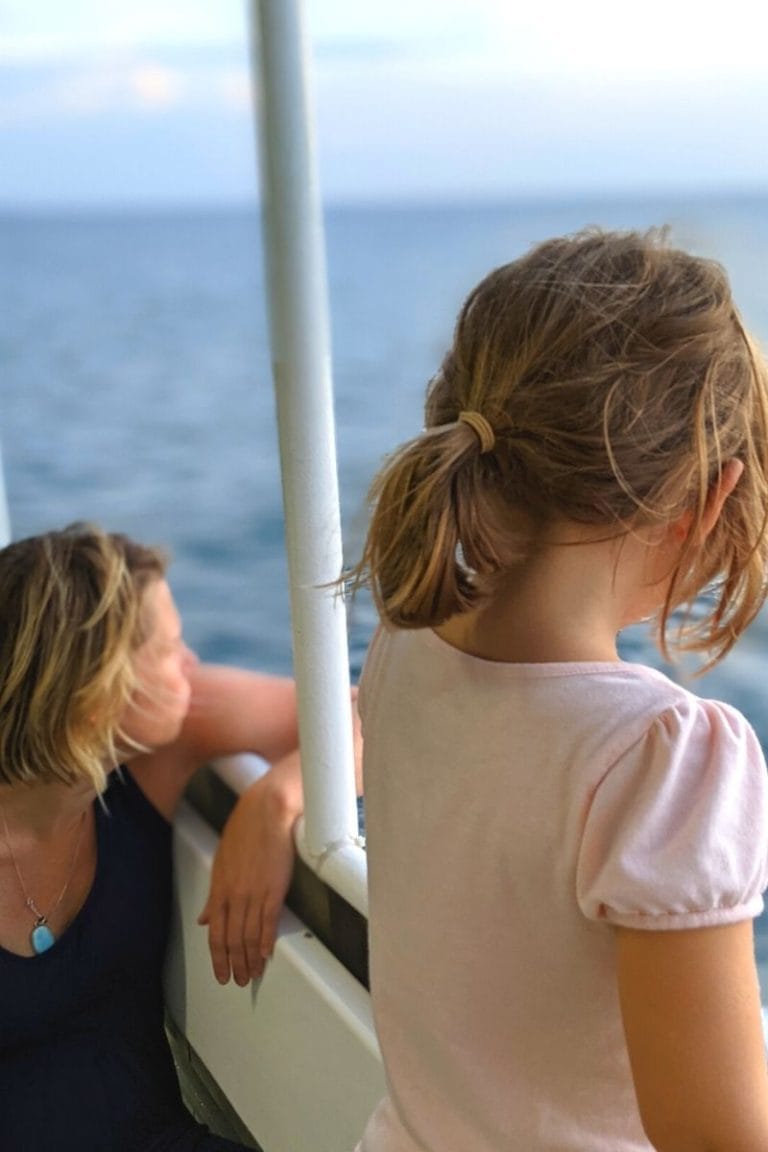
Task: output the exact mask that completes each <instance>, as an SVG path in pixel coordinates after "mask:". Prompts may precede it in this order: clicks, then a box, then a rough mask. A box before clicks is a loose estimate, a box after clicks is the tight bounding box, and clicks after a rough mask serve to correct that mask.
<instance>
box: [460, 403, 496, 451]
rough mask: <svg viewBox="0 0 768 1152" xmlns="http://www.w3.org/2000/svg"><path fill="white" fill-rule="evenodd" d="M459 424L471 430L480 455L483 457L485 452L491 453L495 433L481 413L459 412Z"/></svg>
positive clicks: (494, 442)
mask: <svg viewBox="0 0 768 1152" xmlns="http://www.w3.org/2000/svg"><path fill="white" fill-rule="evenodd" d="M458 422H459V424H466V425H467V426H468V427H470V428H471V429H472V431H473V432H474V433H475V435H476V436H477V438H478V440H479V441H480V455H481V456H484V455H485V454H486V452H492V451H493V449H494V445H495V444H496V433H495V432H494V430H493V428H492V427H491V425H490V424H489V423H488V421H487V420H486V418H485V416H483V414H482V412H472V411H469V410H468V411H465V412H459V418H458Z"/></svg>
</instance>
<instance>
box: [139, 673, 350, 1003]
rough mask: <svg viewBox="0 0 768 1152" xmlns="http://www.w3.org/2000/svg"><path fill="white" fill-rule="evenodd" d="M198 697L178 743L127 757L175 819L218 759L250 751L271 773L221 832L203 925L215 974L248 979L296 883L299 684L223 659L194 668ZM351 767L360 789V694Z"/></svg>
mask: <svg viewBox="0 0 768 1152" xmlns="http://www.w3.org/2000/svg"><path fill="white" fill-rule="evenodd" d="M189 675H190V681H191V683H192V702H191V705H190V710H189V713H188V716H187V718H186V720H185V722H184V725H183V728H182V731H181V733H180V735H179V737H178V739H177V740H176V741H174V743H173V744H170V745H168V746H167V747H165V748H161V749H158V750H156V751H154V752H151V753H148V754H146V755H144V756H139V757H137V758H136V759H135V760H133V761H131V772H132V774H133V775H134V777H135V778H136V780H137V781H138V783H139V785H140V787H141V788H142V789H143V790H144V792H145V794H146V795H147V797H148V798H149V800H150V801H151V802H152V803H153V804H154V805H155V807H156V808H157V809H158V810H159V811H160V812H161V813H162V814H163V815H164V816H165V817H166V818H167V819H168V820H170V819H172V818H173V814H174V812H175V811H176V807H177V806H178V802H179V800H180V799H181V796H182V795H183V792H184V789H185V788H186V786H187V784H188V783H189V780H190V779H191V777H192V776H193V774H194V773H195V772H196V771H197V769H198V768H200V767H202V766H203V765H204V764H206V763H207V762H208V761H209V760H211V759H214V758H215V757H217V756H228V755H233V754H236V753H238V752H254V753H256V754H258V755H259V756H261V757H262V758H264V759H265V760H268V761H269V762H270V765H271V766H270V769H269V771H268V772H267V773H266V775H265V776H263V777H262V778H261V779H260V780H257V781H256V782H255V783H254V784H252V785H251V787H250V788H249V789H248V790H247V791H246V792H244V793H243V795H242V796H240V797H239V799H238V801H237V803H236V804H235V806H234V808H233V809H232V812H231V813H230V816H229V819H228V820H227V822H226V824H225V826H224V828H223V830H222V835H221V841H220V844H219V849H218V851H217V853H216V858H215V860H214V865H213V872H212V876H211V888H210V893H209V896H208V900H207V902H206V905H205V908H204V909H203V911H202V913H201V915H200V919H199V922H200V923H201V924H204V925H207V926H208V940H209V946H210V950H211V958H212V961H213V968H214V973H215V975H216V978H217V980H219V981H220V982H221V983H226V982H227V980H228V979H229V978H230V975H233V976H234V978H235V980H236V982H237V983H238V984H246V983H247V982H248V980H249V979H251V978H254V977H258V976H260V975H261V974H262V972H263V970H264V965H265V963H266V960H267V958H268V957H269V956H270V955H271V954H272V949H273V948H274V944H275V937H276V933H277V922H278V917H279V915H280V909H281V908H282V904H283V900H284V898H285V894H286V892H287V890H288V886H289V884H290V880H291V874H292V870H293V862H294V845H293V827H294V824H295V822H296V819H297V818H298V816H299V815H300V814H301V811H302V809H303V789H302V782H301V766H300V760H299V753H298V747H297V745H298V719H297V711H296V690H295V685H294V682H293V681H292V680H289V679H286V678H283V677H279V676H267V675H263V674H261V673H257V672H248V671H245V670H244V669H239V668H228V667H223V666H219V665H210V664H193V665H192V666H191V667H190V673H189ZM356 695H357V690H356V689H353V692H352V698H353V713H354V735H355V764H356V773H357V784H358V793H360V791H361V790H362V778H361V767H360V766H361V762H362V755H361V742H360V735H359V721H358V718H357V709H356V707H354V700H355V697H356Z"/></svg>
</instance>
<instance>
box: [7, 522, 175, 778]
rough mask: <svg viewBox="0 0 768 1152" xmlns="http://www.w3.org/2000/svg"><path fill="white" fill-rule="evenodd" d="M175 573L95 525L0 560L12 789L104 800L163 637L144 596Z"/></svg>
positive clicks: (150, 553) (37, 541)
mask: <svg viewBox="0 0 768 1152" xmlns="http://www.w3.org/2000/svg"><path fill="white" fill-rule="evenodd" d="M166 565H167V561H166V558H165V556H164V554H163V553H161V552H160V551H158V550H157V549H154V548H145V547H143V546H142V545H140V544H136V543H135V542H134V541H132V540H130V539H129V538H128V537H126V536H122V535H118V534H107V533H105V532H103V531H102V530H101V529H100V528H98V527H96V526H94V525H88V524H72V525H70V526H69V527H68V528H65V529H64V530H63V531H60V532H48V533H46V534H45V535H41V536H33V537H30V538H29V539H26V540H20V541H18V542H17V543H14V544H10V545H9V546H8V547H6V548H4V549H3V550H2V551H0V781H2V782H3V783H5V784H18V783H44V782H53V781H62V782H64V783H66V784H73V783H75V782H76V781H78V780H81V779H83V778H86V779H88V780H90V781H91V782H92V783H93V785H94V786H95V787H96V789H97V790H98V791H102V790H103V788H104V786H105V784H106V773H105V764H106V765H109V764H110V763H116V759H117V749H116V745H117V743H118V741H119V740H120V738H121V733H120V728H119V725H120V717H121V716H122V714H123V711H124V709H125V706H126V704H127V703H128V701H129V699H130V697H131V694H132V692H133V690H134V687H135V677H134V673H133V667H132V661H131V655H132V653H133V652H134V650H135V649H136V648H137V647H138V646H139V645H140V644H141V643H142V641H143V640H144V639H145V638H146V635H147V628H148V627H150V626H151V622H150V621H147V620H146V618H145V617H146V613H145V612H144V611H143V610H142V600H143V595H144V592H145V590H146V588H147V586H148V585H149V584H150V583H151V582H152V581H154V580H159V579H162V578H163V576H164V574H165V570H166Z"/></svg>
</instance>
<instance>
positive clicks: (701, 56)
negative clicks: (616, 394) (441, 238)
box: [0, 0, 768, 210]
mask: <svg viewBox="0 0 768 1152" xmlns="http://www.w3.org/2000/svg"><path fill="white" fill-rule="evenodd" d="M761 8H763V6H760V5H757V4H756V3H755V2H754V0H730V2H729V3H728V5H727V6H717V7H715V6H714V5H712V6H710V5H704V4H701V2H700V0H695V2H694V0H643V3H642V4H631V5H630V4H627V3H622V2H621V0H580V2H579V3H574V0H537V2H536V3H525V4H523V3H519V2H518V0H386V2H384V0H382V2H379V0H306V3H305V10H306V20H307V28H308V34H309V42H310V47H311V60H312V73H311V77H312V91H313V96H314V104H315V119H316V125H317V141H318V161H319V169H320V179H321V186H322V190H323V195H324V198H325V199H326V201H328V202H330V203H333V202H358V201H363V202H371V201H372V202H381V201H390V200H402V201H413V200H436V199H437V200H447V201H451V200H453V201H455V200H461V199H467V198H472V199H476V198H477V199H482V198H492V199H497V200H498V199H506V198H509V197H512V196H523V197H532V196H553V197H556V196H568V195H580V194H585V195H592V194H595V193H622V192H626V193H637V192H640V193H652V192H657V191H662V192H669V191H672V192H679V193H681V194H694V193H703V192H708V191H714V192H721V191H743V192H747V193H753V192H756V193H760V192H764V191H768V147H766V140H767V139H768V68H766V66H765V53H764V43H765V35H766V32H767V31H768V10H766V9H764V8H763V10H762V11H761ZM251 87H252V86H251V80H250V73H249V53H248V19H247V5H246V4H245V3H242V2H240V0H131V2H130V3H124V4H118V3H116V2H115V0H35V2H34V3H31V2H30V0H0V209H6V210H8V209H17V208H22V209H37V208H49V207H53V208H60V207H94V206H107V207H110V206H120V207H122V206H147V205H195V206H197V205H216V204H233V203H249V202H252V201H253V200H254V198H255V196H256V187H257V177H256V170H255V165H256V161H255V147H254V127H253V108H252V97H251Z"/></svg>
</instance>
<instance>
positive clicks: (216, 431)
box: [0, 197, 768, 960]
mask: <svg viewBox="0 0 768 1152" xmlns="http://www.w3.org/2000/svg"><path fill="white" fill-rule="evenodd" d="M587 224H599V225H603V226H606V227H619V228H624V227H647V226H650V225H658V224H668V225H670V227H671V229H672V234H673V237H674V239H675V240H676V241H677V242H679V243H680V244H683V245H684V246H686V247H689V248H691V249H692V250H694V251H698V252H701V253H702V254H706V255H710V256H714V257H715V258H717V259H719V260H721V261H722V262H723V263H724V264H725V266H726V267H727V269H728V271H729V273H730V276H731V280H732V283H733V287H734V294H735V297H736V300H737V302H738V303H739V305H740V307H741V310H742V312H743V314H744V316H745V318H746V321H747V324H748V326H749V327H750V328H751V329H752V330H753V331H754V332H755V333H756V334H757V335H758V337H760V338H761V339H762V341H763V342H764V343H765V344H767V345H768V279H766V277H765V271H764V270H765V268H766V267H768V198H762V199H761V198H746V197H742V198H737V197H734V198H721V199H698V200H688V201H682V200H668V201H664V200H660V199H657V200H648V199H638V200H637V201H634V202H633V201H629V200H622V201H613V200H605V201H591V202H575V203H569V202H554V201H552V202H545V203H538V204H534V203H508V204H496V205H457V206H450V207H447V206H429V205H424V206H420V207H416V208H414V207H410V208H402V207H393V206H389V207H379V208H347V209H341V208H337V209H331V210H329V212H328V213H327V219H326V233H327V243H328V269H329V286H330V296H331V309H332V328H333V347H334V378H335V403H336V416H337V436H338V457H339V459H338V466H339V478H340V487H341V498H342V517H343V525H344V534H345V552H346V555H347V556H348V558H349V559H350V560H353V559H354V558H355V557H356V556H357V552H358V549H359V545H360V540H361V535H362V532H363V529H364V524H365V504H364V497H365V492H366V489H367V487H368V484H369V482H370V479H371V477H372V475H373V473H374V471H375V470H376V467H377V465H378V464H379V462H380V460H381V458H382V456H383V455H384V453H386V452H387V451H389V450H391V448H392V447H393V446H394V445H395V444H397V443H398V442H399V441H401V440H403V439H406V438H407V437H409V436H410V435H412V434H413V433H414V432H415V431H416V430H417V429H418V428H419V427H420V424H421V405H422V400H423V395H424V388H425V385H426V382H427V380H428V379H429V377H430V376H431V375H432V374H433V372H434V371H435V369H436V367H437V365H438V364H439V362H440V359H441V357H442V354H443V351H444V349H445V347H446V345H447V342H448V341H449V339H450V334H451V329H452V325H453V320H454V318H455V315H456V312H457V310H458V307H459V305H460V303H461V301H462V299H463V298H464V296H465V295H466V293H467V292H468V291H469V289H470V288H471V287H472V286H473V284H474V283H475V282H476V281H477V280H478V279H479V278H480V277H481V276H483V275H484V274H485V273H486V272H487V271H488V270H489V269H490V268H491V267H492V266H494V265H496V264H500V263H503V262H505V261H507V260H510V259H513V258H514V257H515V256H517V255H519V254H520V253H521V252H523V251H524V250H525V249H526V248H528V247H529V246H530V244H532V243H534V242H536V241H538V240H541V239H543V238H545V237H546V236H549V235H555V234H558V233H563V232H567V231H572V230H573V229H575V228H579V227H582V226H584V225H587ZM0 373H2V375H1V377H0V379H1V383H0V396H2V403H1V404H0V444H1V445H2V450H3V456H4V463H5V475H6V486H7V491H8V498H9V504H10V511H11V519H12V525H13V531H14V535H16V536H22V535H27V534H29V533H34V532H38V531H41V530H44V529H46V528H50V527H57V526H61V525H63V524H65V523H67V522H69V521H71V520H74V519H94V520H98V521H100V522H102V523H103V524H104V525H105V526H107V527H109V528H111V529H119V530H122V531H126V532H129V533H131V534H133V535H135V536H137V537H138V538H140V539H143V540H146V541H151V542H158V543H164V544H166V545H167V546H169V548H170V549H171V551H172V554H173V556H174V564H173V567H172V569H171V580H172V583H173V586H174V591H175V593H176V597H177V600H178V602H179V604H180V607H181V609H182V613H183V616H184V620H185V629H186V635H187V639H188V641H189V643H190V644H191V645H192V646H193V647H195V648H196V649H197V651H198V652H199V653H200V654H201V655H202V656H203V657H205V658H207V659H213V660H223V661H233V662H240V663H243V664H245V665H248V666H252V667H260V668H265V669H268V670H272V671H277V672H288V671H290V668H291V646H290V632H289V610H288V593H287V577H286V568H285V562H284V556H283V525H282V512H281V500H280V480H279V470H278V459H277V447H276V434H275V416H274V401H273V394H272V384H271V378H270V357H269V349H268V344H267V324H266V309H265V300H264V281H263V274H262V261H261V238H260V224H259V220H258V217H257V215H256V214H255V212H253V211H247V210H242V211H218V212H209V213H204V212H200V213H197V214H189V213H177V214H174V213H164V214H158V215H146V214H145V215H122V216H109V215H92V216H76V215H75V216H69V217H60V218H57V217H53V216H14V217H4V218H3V217H0ZM767 620H768V616H766V615H765V614H764V615H763V617H761V618H760V619H759V620H758V621H757V622H756V624H755V625H754V626H753V628H752V629H751V631H750V633H749V634H748V635H747V636H746V637H744V638H743V640H742V641H741V643H740V645H739V647H738V649H737V650H736V652H734V653H733V654H732V655H731V656H730V657H729V658H728V660H727V661H726V662H725V664H724V665H723V666H722V667H721V668H719V669H718V670H716V672H714V673H713V674H711V675H710V676H709V677H707V678H706V679H705V680H704V681H702V682H700V683H699V684H698V686H697V690H699V691H702V692H704V693H706V694H708V695H712V696H716V697H718V698H720V699H725V700H728V701H730V702H731V703H734V704H736V705H737V706H738V707H739V708H741V709H742V710H743V711H744V712H745V713H746V715H747V716H748V717H749V719H750V720H751V722H752V723H753V725H754V726H755V728H756V729H757V731H758V734H759V736H760V738H761V740H762V742H763V746H764V747H765V748H766V749H767V750H768V707H767V705H768V690H767V689H766V683H767V680H766V676H765V671H764V662H765V651H766V645H765V640H766V628H767V623H766V621H767ZM373 625H374V616H373V612H372V610H371V606H370V603H369V602H367V601H366V600H365V599H364V598H361V599H360V600H359V601H358V602H357V603H356V604H355V605H353V607H352V609H351V612H350V661H351V667H352V672H353V675H356V674H357V673H358V672H359V669H360V666H361V663H362V658H363V654H364V651H365V647H366V644H367V641H368V638H369V636H370V633H371V630H372V628H373ZM624 651H625V654H626V655H627V656H628V657H629V658H632V659H641V660H645V661H647V662H649V663H653V664H656V665H657V666H660V664H659V658H658V656H657V655H656V654H655V652H654V650H653V648H652V645H651V644H650V642H649V639H648V637H647V635H646V634H645V633H644V632H643V631H642V630H632V631H631V632H630V633H629V634H628V635H627V636H626V638H625V640H624ZM764 938H765V939H766V941H768V928H766V927H764V926H763V925H761V929H760V947H761V949H762V948H763V947H764V945H763V939H764ZM764 950H765V957H766V960H768V943H767V944H766V946H765V949H764Z"/></svg>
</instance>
